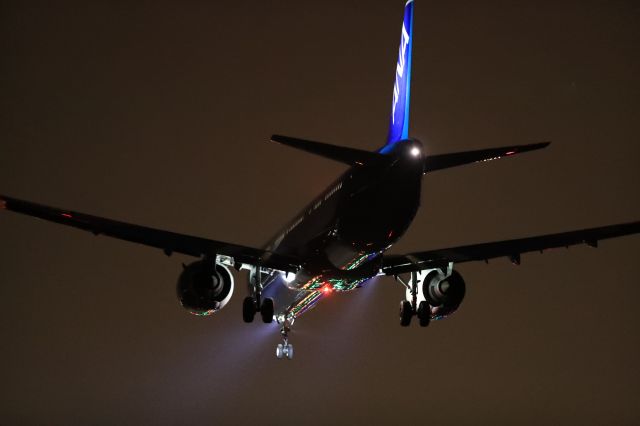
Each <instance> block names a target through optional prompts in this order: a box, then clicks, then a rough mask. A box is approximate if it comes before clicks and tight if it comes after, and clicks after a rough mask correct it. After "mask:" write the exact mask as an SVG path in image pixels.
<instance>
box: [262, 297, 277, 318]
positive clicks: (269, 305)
mask: <svg viewBox="0 0 640 426" xmlns="http://www.w3.org/2000/svg"><path fill="white" fill-rule="evenodd" d="M273 312H274V309H273V299H271V298H269V297H268V298H266V299H264V300H263V301H262V307H260V315H261V316H262V322H264V323H265V324H270V323H272V322H273Z"/></svg>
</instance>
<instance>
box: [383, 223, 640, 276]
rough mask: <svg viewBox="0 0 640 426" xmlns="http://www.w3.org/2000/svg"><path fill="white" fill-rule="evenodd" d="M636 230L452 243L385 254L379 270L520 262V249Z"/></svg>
mask: <svg viewBox="0 0 640 426" xmlns="http://www.w3.org/2000/svg"><path fill="white" fill-rule="evenodd" d="M639 232H640V222H630V223H622V224H617V225H610V226H603V227H599V228H590V229H582V230H578V231H570V232H562V233H559V234H548V235H540V236H536V237H528V238H519V239H514V240H506V241H496V242H491V243H483V244H473V245H468V246H460V247H451V248H446V249H437V250H430V251H423V252H417V253H410V254H406V255H397V256H393V255H392V256H388V257H387V256H385V258H384V261H383V267H382V271H383V272H384V273H385V274H387V275H397V274H401V273H406V272H412V271H418V270H423V269H429V268H436V267H442V266H444V265H446V264H448V263H449V262H453V263H459V262H471V261H478V260H481V261H488V260H489V259H494V258H498V257H508V258H509V259H511V261H512V262H513V263H515V264H519V263H520V255H521V254H522V253H528V252H534V251H539V252H543V251H544V250H546V249H552V248H558V247H569V246H573V245H578V244H587V245H590V246H592V247H597V245H598V241H600V240H604V239H607V238H615V237H621V236H623V235H631V234H636V233H639Z"/></svg>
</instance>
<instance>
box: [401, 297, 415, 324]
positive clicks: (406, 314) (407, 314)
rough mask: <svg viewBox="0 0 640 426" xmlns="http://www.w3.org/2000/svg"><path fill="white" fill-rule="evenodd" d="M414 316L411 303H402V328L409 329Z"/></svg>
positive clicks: (405, 301) (404, 301) (406, 301)
mask: <svg viewBox="0 0 640 426" xmlns="http://www.w3.org/2000/svg"><path fill="white" fill-rule="evenodd" d="M412 316H413V307H412V306H411V302H409V301H408V300H403V301H402V302H400V325H401V326H402V327H408V326H409V324H411V317H412Z"/></svg>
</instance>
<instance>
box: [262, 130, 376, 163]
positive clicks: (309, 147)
mask: <svg viewBox="0 0 640 426" xmlns="http://www.w3.org/2000/svg"><path fill="white" fill-rule="evenodd" d="M271 141H272V142H278V143H281V144H283V145H287V146H290V147H292V148H297V149H301V150H302V151H307V152H310V153H311V154H316V155H320V156H322V157H325V158H329V159H331V160H335V161H339V162H341V163H345V164H348V165H350V166H363V165H365V164H370V163H372V162H374V161H379V160H381V159H383V158H384V156H383V155H381V154H378V153H377V152H370V151H364V150H361V149H356V148H348V147H344V146H338V145H331V144H328V143H322V142H314V141H308V140H305V139H297V138H291V137H289V136H281V135H273V136H271Z"/></svg>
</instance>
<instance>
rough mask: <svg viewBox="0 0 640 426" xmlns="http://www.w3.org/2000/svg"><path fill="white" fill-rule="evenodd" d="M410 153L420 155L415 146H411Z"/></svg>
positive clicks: (415, 155)
mask: <svg viewBox="0 0 640 426" xmlns="http://www.w3.org/2000/svg"><path fill="white" fill-rule="evenodd" d="M411 155H413V156H414V157H417V156H418V155H420V150H419V149H418V148H416V147H413V148H411Z"/></svg>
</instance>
